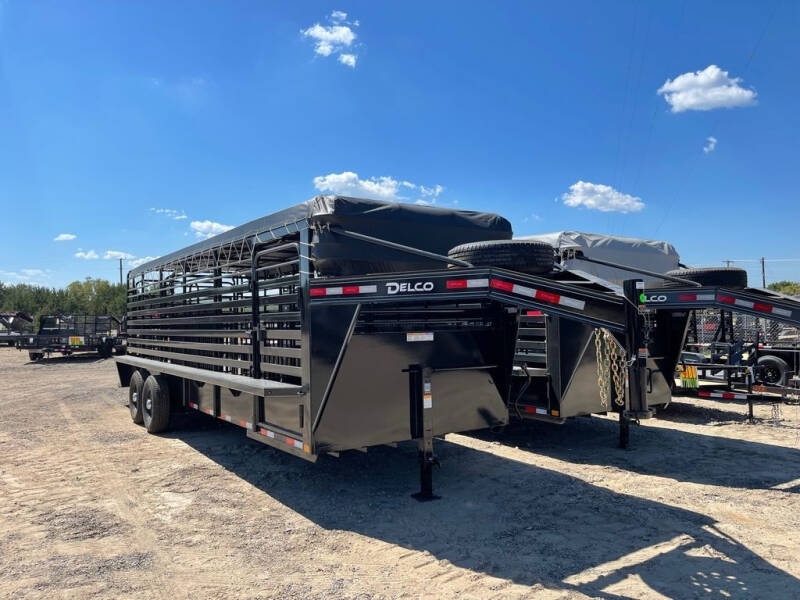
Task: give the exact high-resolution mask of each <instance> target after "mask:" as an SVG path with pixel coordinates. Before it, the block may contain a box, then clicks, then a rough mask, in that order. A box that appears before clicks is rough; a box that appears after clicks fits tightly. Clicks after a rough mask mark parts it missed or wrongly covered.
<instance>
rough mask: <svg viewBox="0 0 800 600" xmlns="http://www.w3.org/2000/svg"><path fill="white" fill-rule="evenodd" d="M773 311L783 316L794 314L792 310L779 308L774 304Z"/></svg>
mask: <svg viewBox="0 0 800 600" xmlns="http://www.w3.org/2000/svg"><path fill="white" fill-rule="evenodd" d="M772 312H773V314H776V315H781V316H782V317H791V316H792V311H790V310H785V309H783V308H778V307H777V306H773V307H772Z"/></svg>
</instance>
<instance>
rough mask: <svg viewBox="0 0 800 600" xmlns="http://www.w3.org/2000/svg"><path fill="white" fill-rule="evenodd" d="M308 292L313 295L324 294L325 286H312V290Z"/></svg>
mask: <svg viewBox="0 0 800 600" xmlns="http://www.w3.org/2000/svg"><path fill="white" fill-rule="evenodd" d="M308 293H309V294H311V295H312V296H324V295H325V288H323V287H318V288H311V290H310V291H309V292H308Z"/></svg>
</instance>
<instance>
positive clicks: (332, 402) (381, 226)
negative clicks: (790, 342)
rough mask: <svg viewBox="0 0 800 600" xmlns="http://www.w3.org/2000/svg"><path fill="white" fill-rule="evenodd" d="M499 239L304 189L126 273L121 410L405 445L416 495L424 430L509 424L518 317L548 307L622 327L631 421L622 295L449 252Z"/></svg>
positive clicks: (634, 406)
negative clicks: (202, 416)
mask: <svg viewBox="0 0 800 600" xmlns="http://www.w3.org/2000/svg"><path fill="white" fill-rule="evenodd" d="M376 233H377V234H379V235H375V234H376ZM510 237H511V227H510V224H509V223H508V221H506V220H505V219H503V218H502V217H499V216H497V215H494V214H491V213H480V212H472V211H455V210H445V209H438V208H431V207H423V206H412V205H404V204H397V203H387V202H379V201H372V200H363V199H354V198H343V197H338V196H319V197H317V198H314V199H312V200H310V201H308V202H306V203H303V204H300V205H297V206H295V207H292V208H290V209H287V210H285V211H281V212H279V213H276V214H274V215H270V216H268V217H264V218H262V219H257V220H256V221H252V222H250V223H247V224H245V225H242V226H240V227H237V228H235V229H233V230H231V231H229V232H226V233H224V234H221V235H219V236H215V237H213V238H211V239H209V240H206V241H203V242H200V243H198V244H195V245H193V246H189V247H188V248H186V249H184V250H181V251H178V252H174V253H172V254H168V255H166V256H164V257H162V258H159V259H157V260H155V261H151V262H150V263H147V264H144V265H142V266H140V267H137V268H136V269H133V270H132V271H131V272H130V273H129V274H128V299H127V314H126V326H127V354H126V355H124V356H119V357H117V359H116V360H117V367H118V371H119V376H120V381H121V383H122V385H123V386H128V387H129V398H130V401H129V406H130V410H131V416H132V418H133V419H134V421H136V422H143V423H144V425H145V426H146V427H147V429H148V430H149V431H151V432H158V431H163V430H164V429H166V428H167V427H168V426H169V415H170V411H171V409H173V408H180V407H183V408H189V409H194V410H198V411H201V412H204V413H206V414H209V415H211V416H214V417H217V418H219V419H224V420H226V421H229V422H232V423H234V424H237V425H239V426H241V427H243V428H245V429H246V430H247V435H248V437H251V438H253V439H255V440H258V441H260V442H263V443H265V444H268V445H271V446H274V447H276V448H279V449H281V450H284V451H287V452H290V453H292V454H295V455H297V456H300V457H302V458H305V459H308V460H312V461H314V460H316V459H317V457H318V456H319V455H320V454H323V453H332V454H335V453H337V452H339V451H342V450H348V449H362V448H366V447H369V446H373V445H377V444H390V443H394V442H400V441H404V440H417V441H418V443H419V448H420V465H421V481H422V490H421V494H422V496H421V497H423V498H427V497H430V496H431V467H432V465H433V464H434V463H435V455H434V453H433V437H434V436H438V435H442V434H445V433H449V432H456V431H468V430H475V429H484V428H489V427H495V426H502V425H504V424H505V423H507V422H508V418H509V408H508V407H509V399H510V398H511V393H512V377H513V375H512V374H513V363H514V360H515V348H516V340H517V330H518V323H519V311H520V310H543V309H545V308H546V309H547V310H548V311H550V312H551V313H552V314H554V315H557V316H559V317H561V318H563V319H564V320H565V321H569V322H572V321H578V322H581V323H585V324H587V325H589V326H592V327H601V328H606V329H608V330H611V331H614V332H616V333H617V334H618V335H620V336H622V338H623V340H624V341H623V348H624V349H625V351H624V352H625V357H626V360H627V359H631V358H632V360H628V362H627V363H626V368H628V369H629V371H628V373H626V375H629V376H630V377H631V386H630V387H631V390H632V392H631V393H630V396H629V399H628V413H626V415H633V416H634V417H635V415H641V414H644V413H645V412H646V405H645V404H644V402H645V400H644V396H643V390H644V381H643V376H642V373H643V372H644V369H643V364H642V363H640V362H639V361H637V360H636V352H635V351H634V350H631V349H632V348H635V347H637V346H636V344H638V343H639V342H637V341H636V338H635V332H637V331H639V328H638V323H639V319H638V316H637V314H636V311H635V310H633V312H631V311H630V310H629V309H630V307H629V304H630V303H629V302H627V301H626V300H625V299H623V298H621V297H620V296H618V295H616V294H613V293H605V292H600V291H595V290H590V289H585V288H583V287H581V286H579V285H575V284H574V282H570V281H558V280H556V279H548V278H545V277H538V276H535V275H530V274H525V273H520V272H515V271H512V270H508V269H503V268H496V267H474V266H471V264H470V263H468V262H466V261H463V260H459V259H455V258H452V257H448V256H446V254H447V252H448V250H449V249H450V248H452V247H453V246H458V245H459V244H463V243H468V242H473V241H483V240H508V239H509V238H510ZM626 283H632V282H626ZM629 334H631V335H632V336H633V337H631V335H629ZM625 423H626V424H627V421H625Z"/></svg>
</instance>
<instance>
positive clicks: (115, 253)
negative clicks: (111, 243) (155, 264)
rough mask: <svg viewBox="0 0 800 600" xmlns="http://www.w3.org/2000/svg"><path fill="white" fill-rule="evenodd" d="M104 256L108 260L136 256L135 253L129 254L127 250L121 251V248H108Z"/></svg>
mask: <svg viewBox="0 0 800 600" xmlns="http://www.w3.org/2000/svg"><path fill="white" fill-rule="evenodd" d="M103 258H105V259H106V260H119V259H120V258H121V259H123V260H130V259H132V258H136V257H135V256H134V255H133V254H128V253H127V252H120V251H119V250H106V251H105V253H104V254H103Z"/></svg>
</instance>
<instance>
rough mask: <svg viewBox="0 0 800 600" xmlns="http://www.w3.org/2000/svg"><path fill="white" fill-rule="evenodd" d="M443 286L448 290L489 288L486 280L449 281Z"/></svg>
mask: <svg viewBox="0 0 800 600" xmlns="http://www.w3.org/2000/svg"><path fill="white" fill-rule="evenodd" d="M445 286H446V287H447V289H448V290H459V289H474V288H486V287H489V280H488V279H450V280H448V281H447V282H446V284H445Z"/></svg>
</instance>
